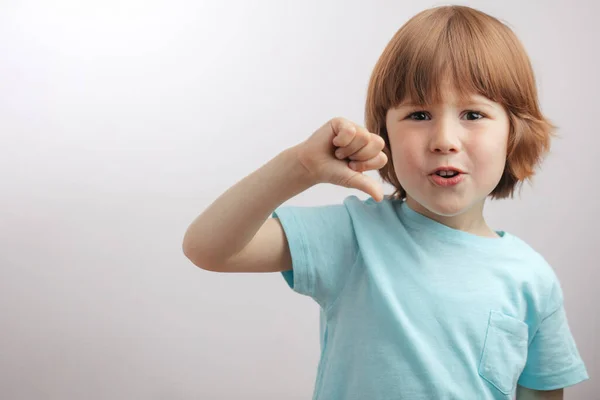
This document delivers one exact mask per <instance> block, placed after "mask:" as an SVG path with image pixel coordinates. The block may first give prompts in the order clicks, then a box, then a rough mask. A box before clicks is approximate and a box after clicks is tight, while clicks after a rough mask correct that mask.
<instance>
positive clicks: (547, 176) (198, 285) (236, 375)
mask: <svg viewBox="0 0 600 400" xmlns="http://www.w3.org/2000/svg"><path fill="white" fill-rule="evenodd" d="M440 4H441V3H438V2H417V1H399V0H397V1H384V0H379V1H348V0H345V1H342V0H335V1H334V0H329V1H320V0H304V1H293V2H292V1H286V2H283V1H276V0H271V1H252V2H251V1H244V0H237V1H235V0H229V1H223V0H213V1H191V0H187V1H186V0H172V1H166V0H163V1H160V2H158V1H141V0H139V1H135V0H125V1H123V0H121V1H116V0H114V1H97V2H89V1H88V2H77V1H71V2H66V1H61V0H53V1H51V2H50V1H37V2H36V1H25V0H22V1H16V0H15V1H3V2H2V4H1V5H0V91H1V95H0V138H1V142H0V143H1V145H0V182H1V183H2V189H1V195H0V227H1V228H0V246H1V247H0V249H1V251H0V307H1V312H0V322H1V330H0V397H1V398H2V399H42V398H43V399H46V400H51V399H61V400H64V399H83V398H85V399H93V400H95V399H111V400H115V399H240V398H244V399H308V398H310V396H311V394H312V386H313V381H314V378H315V374H316V364H317V361H318V356H319V348H318V309H317V306H316V304H315V303H313V302H312V301H311V300H310V299H308V298H305V297H301V296H299V295H297V294H294V293H293V292H292V291H291V290H290V289H288V288H287V286H286V285H285V283H284V281H283V279H282V278H281V277H280V276H279V275H278V274H275V275H267V274H264V275H237V276H233V275H228V276H226V275H218V274H211V273H208V272H205V271H202V270H200V269H198V268H196V267H194V266H193V265H192V264H191V263H190V262H188V261H187V260H186V259H185V258H184V256H183V254H182V251H181V239H182V237H183V233H184V231H185V229H186V228H187V225H188V224H189V223H190V222H191V220H192V219H193V218H194V217H195V216H196V215H197V214H198V213H199V212H201V211H202V210H203V209H204V208H205V207H206V206H207V205H208V204H209V203H210V202H211V201H213V200H214V199H215V198H216V197H217V196H218V195H219V194H220V193H221V192H222V191H224V190H226V189H227V188H228V187H229V186H230V185H232V184H234V183H235V182H236V181H238V180H239V179H241V178H242V177H243V176H245V175H246V174H248V173H250V172H251V171H252V170H254V169H256V168H258V167H259V166H260V165H262V164H263V163H264V162H266V161H267V160H268V159H270V158H271V157H273V156H274V155H275V154H276V153H277V152H279V151H281V150H283V149H284V148H286V147H288V146H292V145H294V144H296V143H298V142H300V141H301V140H303V139H305V138H306V137H307V136H308V135H309V134H310V133H312V132H313V130H314V129H316V128H317V127H319V126H320V125H321V124H322V123H323V122H325V121H326V120H328V119H329V118H331V117H334V116H338V115H341V116H344V117H347V118H350V119H352V120H355V121H356V122H359V123H362V122H363V120H362V116H363V104H364V100H365V90H366V85H367V81H368V78H369V74H370V71H371V69H372V67H373V65H374V63H375V61H376V60H377V57H378V56H379V54H380V52H381V51H382V49H383V47H384V46H385V44H386V43H387V41H388V40H389V39H390V38H391V36H392V35H393V34H394V33H395V32H396V30H397V29H398V28H399V27H400V25H401V24H402V23H403V22H405V21H406V20H407V19H408V18H410V17H411V16H412V15H414V14H415V13H417V12H418V11H420V10H422V9H423V8H426V7H429V6H433V5H440ZM466 4H468V5H471V6H474V7H478V8H481V9H482V10H483V11H487V12H489V13H491V14H493V15H495V16H497V17H499V18H501V19H503V20H505V21H507V22H508V23H509V24H510V25H511V26H512V27H513V28H514V29H515V31H516V32H517V34H518V35H519V36H520V37H521V39H522V40H523V42H524V43H525V45H526V47H527V49H528V50H529V52H530V55H531V58H532V61H533V63H534V67H535V69H536V72H537V77H538V80H539V84H540V94H541V101H542V106H543V109H544V111H545V112H546V113H547V114H548V115H549V116H550V118H552V120H553V121H554V122H555V123H556V124H557V125H558V126H559V127H560V135H561V138H560V139H558V140H556V141H555V142H554V147H553V152H552V154H551V155H550V157H549V158H548V159H547V161H546V162H545V164H544V166H543V170H542V173H541V174H540V175H539V177H538V178H537V179H536V181H535V184H534V185H533V186H526V187H525V188H524V189H523V191H522V194H521V197H520V199H516V200H505V201H500V202H494V203H490V204H489V205H488V207H487V209H486V214H487V216H488V217H489V220H490V223H491V225H492V226H494V227H495V228H500V229H505V230H508V231H511V232H512V233H514V234H516V235H519V236H521V237H522V238H523V239H525V240H526V241H528V242H529V243H530V244H531V245H532V246H533V247H535V248H536V249H538V250H539V251H540V252H542V253H543V254H544V255H545V256H546V258H547V259H548V260H549V262H550V263H551V264H552V265H553V266H554V268H555V269H556V271H557V274H558V276H559V278H560V279H561V282H562V284H563V289H564V292H565V297H566V308H567V313H568V315H569V321H570V324H571V327H572V330H573V333H574V335H575V338H576V340H577V343H578V346H579V349H580V352H581V354H582V356H583V358H584V360H585V362H586V363H587V367H588V370H589V373H590V375H591V377H592V379H591V380H589V381H587V382H585V383H583V384H580V385H578V386H576V387H574V388H572V389H569V390H567V396H566V397H567V398H568V399H592V398H596V397H595V396H597V393H599V392H600V385H598V382H597V381H596V380H595V379H594V378H595V376H596V375H597V374H598V373H600V365H599V364H598V359H599V355H600V349H599V348H598V346H597V334H598V328H599V325H598V314H599V313H598V309H597V297H596V296H597V294H598V292H599V291H600V284H599V283H598V282H599V281H600V273H599V272H598V268H597V266H598V261H597V260H598V256H597V250H598V247H597V246H598V237H599V234H598V232H597V227H598V225H600V218H599V217H598V207H597V204H598V203H597V200H596V199H595V198H597V196H598V194H599V184H598V182H599V178H598V176H597V170H598V166H597V164H595V163H593V160H594V159H596V158H597V156H598V152H599V151H600V134H599V132H598V115H599V114H598V106H599V101H598V93H599V92H600V84H599V78H598V70H599V67H600V63H599V61H598V42H599V39H600V37H599V36H600V34H599V33H600V28H599V27H598V22H597V20H596V16H597V14H598V12H599V11H600V6H599V5H598V3H597V2H593V1H591V0H590V1H583V0H578V1H567V0H554V1H543V2H542V1H531V0H528V1H522V0H519V1H516V0H510V1H502V2H497V1H491V0H487V1H483V0H481V1H470V2H467V3H466ZM250 149H253V150H250ZM391 191H392V190H391V187H386V193H391ZM350 194H355V195H357V196H359V197H361V198H364V197H365V195H364V194H363V193H361V192H358V191H351V190H347V189H342V188H337V187H332V186H326V185H323V186H318V187H315V188H313V189H311V190H309V191H307V192H305V193H303V194H301V195H300V196H298V197H296V198H294V199H292V200H291V202H290V203H291V204H304V205H316V204H325V203H333V202H339V201H341V199H342V198H343V197H345V196H347V195H350Z"/></svg>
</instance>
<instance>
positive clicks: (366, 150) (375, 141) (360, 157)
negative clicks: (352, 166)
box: [348, 135, 385, 161]
mask: <svg viewBox="0 0 600 400" xmlns="http://www.w3.org/2000/svg"><path fill="white" fill-rule="evenodd" d="M384 147H385V141H384V140H383V138H382V137H381V136H379V135H371V140H370V141H369V143H367V144H366V145H365V146H364V147H363V148H362V149H359V150H358V151H357V152H355V153H354V154H350V156H349V157H348V158H350V160H353V161H367V160H370V159H371V158H373V157H376V156H377V154H379V152H381V150H383V148H384Z"/></svg>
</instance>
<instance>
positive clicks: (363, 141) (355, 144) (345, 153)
mask: <svg viewBox="0 0 600 400" xmlns="http://www.w3.org/2000/svg"><path fill="white" fill-rule="evenodd" d="M371 135H372V133H370V132H369V131H367V130H366V129H357V130H356V134H355V135H354V138H353V139H352V141H351V142H350V143H349V144H347V145H346V146H343V147H340V148H339V149H337V150H336V151H335V156H336V157H337V158H338V159H340V160H341V159H344V158H347V157H349V156H350V155H352V154H354V153H356V152H357V151H358V150H360V149H362V148H363V147H364V146H366V145H367V143H369V140H370V138H371Z"/></svg>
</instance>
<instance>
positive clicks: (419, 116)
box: [408, 111, 429, 121]
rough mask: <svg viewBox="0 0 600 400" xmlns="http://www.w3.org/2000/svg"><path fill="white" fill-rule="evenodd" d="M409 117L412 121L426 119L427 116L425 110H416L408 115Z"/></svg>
mask: <svg viewBox="0 0 600 400" xmlns="http://www.w3.org/2000/svg"><path fill="white" fill-rule="evenodd" d="M408 118H409V119H412V120H413V121H426V120H427V119H428V118H429V116H428V115H427V113H426V112H425V111H416V112H414V113H412V114H410V115H409V116H408Z"/></svg>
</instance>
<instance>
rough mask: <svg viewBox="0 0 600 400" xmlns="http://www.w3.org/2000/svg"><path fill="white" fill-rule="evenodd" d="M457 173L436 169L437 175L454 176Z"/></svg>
mask: <svg viewBox="0 0 600 400" xmlns="http://www.w3.org/2000/svg"><path fill="white" fill-rule="evenodd" d="M457 173H458V172H456V171H438V175H439V176H454V175H456V174H457Z"/></svg>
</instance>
